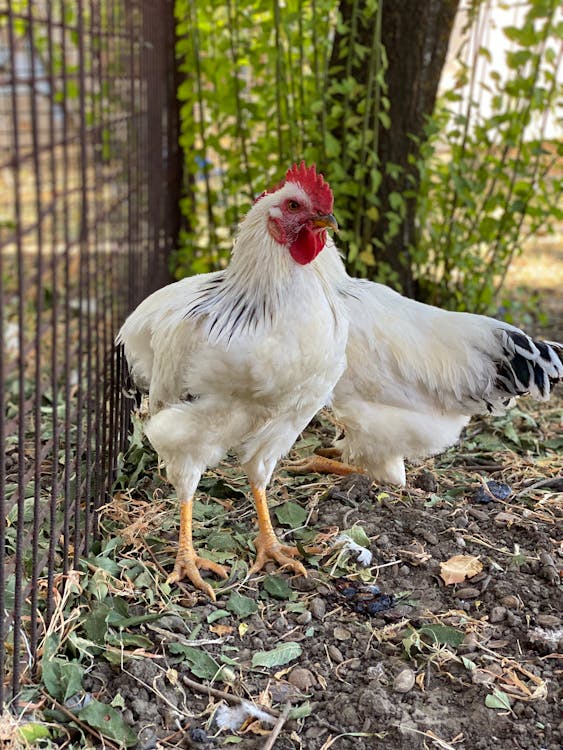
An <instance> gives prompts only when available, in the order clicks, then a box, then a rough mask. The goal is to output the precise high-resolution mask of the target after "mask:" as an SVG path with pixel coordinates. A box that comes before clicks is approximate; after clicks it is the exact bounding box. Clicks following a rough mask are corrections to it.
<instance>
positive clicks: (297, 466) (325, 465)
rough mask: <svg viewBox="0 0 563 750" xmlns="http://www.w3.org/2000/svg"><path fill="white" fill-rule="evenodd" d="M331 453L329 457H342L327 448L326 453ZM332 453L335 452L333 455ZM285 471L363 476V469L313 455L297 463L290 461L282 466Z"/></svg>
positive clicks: (334, 449) (338, 452) (337, 452)
mask: <svg viewBox="0 0 563 750" xmlns="http://www.w3.org/2000/svg"><path fill="white" fill-rule="evenodd" d="M329 451H330V452H331V455H342V453H341V452H340V451H338V449H337V448H333V449H331V448H327V449H326V452H327V453H328V452H329ZM332 451H335V452H334V453H333V452H332ZM284 469H285V470H286V471H289V472H290V473H291V474H313V473H317V474H338V475H339V476H347V475H348V474H365V473H366V472H365V471H364V469H361V468H360V467H359V466H351V465H350V464H345V463H342V461H335V460H334V459H332V458H328V457H327V456H324V455H321V454H320V451H319V453H314V454H313V455H312V456H308V457H307V458H302V459H300V460H299V461H292V462H291V463H289V464H287V465H286V466H284Z"/></svg>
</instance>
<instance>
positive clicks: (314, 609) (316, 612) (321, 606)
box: [309, 596, 326, 620]
mask: <svg viewBox="0 0 563 750" xmlns="http://www.w3.org/2000/svg"><path fill="white" fill-rule="evenodd" d="M309 608H310V610H311V614H312V615H313V617H314V618H315V620H322V619H323V617H324V616H325V614H326V602H325V600H324V599H321V597H320V596H316V597H315V598H314V599H313V601H312V602H311V604H310V607H309Z"/></svg>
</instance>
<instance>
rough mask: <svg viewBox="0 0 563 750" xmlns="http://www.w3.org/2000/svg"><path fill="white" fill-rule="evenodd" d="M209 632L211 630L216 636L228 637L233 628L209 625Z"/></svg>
mask: <svg viewBox="0 0 563 750" xmlns="http://www.w3.org/2000/svg"><path fill="white" fill-rule="evenodd" d="M209 630H211V632H212V633H215V634H216V635H219V636H221V635H230V634H231V633H232V632H233V630H234V628H233V627H232V626H231V625H221V624H218V625H210V627H209Z"/></svg>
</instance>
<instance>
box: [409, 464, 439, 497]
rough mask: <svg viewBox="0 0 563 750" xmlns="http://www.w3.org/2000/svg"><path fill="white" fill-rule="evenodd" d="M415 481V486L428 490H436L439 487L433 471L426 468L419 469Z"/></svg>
mask: <svg viewBox="0 0 563 750" xmlns="http://www.w3.org/2000/svg"><path fill="white" fill-rule="evenodd" d="M413 483H414V486H415V487H419V488H420V489H421V490H425V491H426V492H436V490H437V489H438V483H437V482H436V477H435V476H434V474H432V472H431V471H427V470H426V469H423V470H422V471H419V472H418V474H416V475H415V477H414V480H413Z"/></svg>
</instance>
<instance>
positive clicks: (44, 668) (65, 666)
mask: <svg viewBox="0 0 563 750" xmlns="http://www.w3.org/2000/svg"><path fill="white" fill-rule="evenodd" d="M83 675H84V667H83V666H82V665H81V664H78V662H74V661H67V660H66V659H63V658H62V657H60V656H53V657H51V658H47V659H45V657H43V659H42V660H41V676H42V679H43V684H44V685H45V687H46V688H47V692H48V693H49V695H51V696H52V697H53V698H56V700H58V701H61V702H62V703H64V702H65V701H66V700H67V699H68V698H70V696H71V695H74V694H75V693H78V692H79V691H80V690H81V689H82V676H83Z"/></svg>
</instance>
